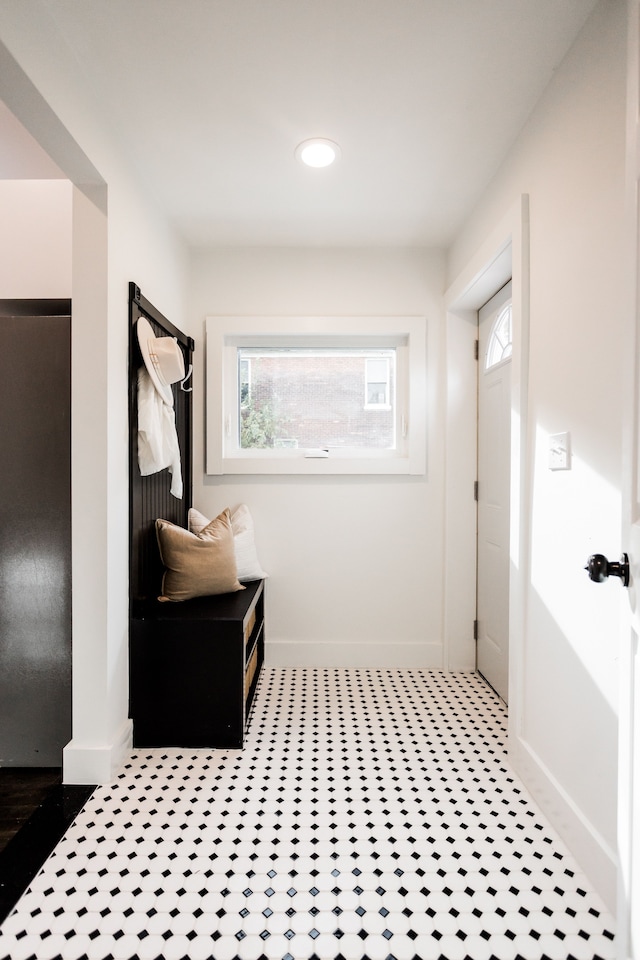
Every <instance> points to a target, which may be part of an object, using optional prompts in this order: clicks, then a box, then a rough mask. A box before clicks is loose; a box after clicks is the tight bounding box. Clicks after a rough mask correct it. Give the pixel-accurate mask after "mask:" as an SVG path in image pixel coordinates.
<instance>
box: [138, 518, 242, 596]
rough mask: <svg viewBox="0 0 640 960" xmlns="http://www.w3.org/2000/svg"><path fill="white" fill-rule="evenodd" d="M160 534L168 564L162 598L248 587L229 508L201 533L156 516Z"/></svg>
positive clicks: (204, 594) (157, 528)
mask: <svg viewBox="0 0 640 960" xmlns="http://www.w3.org/2000/svg"><path fill="white" fill-rule="evenodd" d="M156 536H157V538H158V546H159V548H160V557H161V559H162V562H163V564H164V566H165V573H164V576H163V578H162V596H160V597H158V600H190V599H191V598H192V597H209V596H215V595H216V594H220V593H235V592H236V591H237V590H244V589H245V588H244V587H243V586H242V584H241V583H240V582H239V580H238V573H237V567H236V559H235V552H234V547H233V531H232V529H231V517H230V515H229V511H228V510H223V512H222V513H221V514H220V515H219V516H218V517H216V518H215V520H212V521H211V522H210V523H209V524H207V526H206V527H204V528H203V529H202V530H201V531H200V533H199V534H198V535H197V536H196V535H195V534H193V533H190V532H189V531H188V530H185V529H184V528H183V527H178V526H176V525H175V524H173V523H170V522H169V521H168V520H156Z"/></svg>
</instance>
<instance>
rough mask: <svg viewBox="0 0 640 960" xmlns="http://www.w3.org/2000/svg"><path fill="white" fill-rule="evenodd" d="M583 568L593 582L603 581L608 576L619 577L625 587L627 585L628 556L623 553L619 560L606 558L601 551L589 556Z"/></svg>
mask: <svg viewBox="0 0 640 960" xmlns="http://www.w3.org/2000/svg"><path fill="white" fill-rule="evenodd" d="M585 570H586V571H587V573H588V574H589V578H590V579H591V580H593V582H594V583H604V581H605V580H606V579H607V578H608V577H619V578H620V580H622V583H623V585H624V586H625V587H628V586H629V557H628V555H627V554H626V553H623V554H622V556H621V557H620V560H619V561H615V560H613V561H611V562H609V560H607V558H606V557H605V556H603V554H601V553H594V554H593V555H592V556H591V557H589V559H588V561H587V565H586V567H585Z"/></svg>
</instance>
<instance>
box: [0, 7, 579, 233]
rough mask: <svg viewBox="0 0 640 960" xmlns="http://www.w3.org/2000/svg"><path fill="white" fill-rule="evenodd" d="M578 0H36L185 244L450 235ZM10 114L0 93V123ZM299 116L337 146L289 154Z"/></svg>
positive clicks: (532, 99)
mask: <svg viewBox="0 0 640 960" xmlns="http://www.w3.org/2000/svg"><path fill="white" fill-rule="evenodd" d="M594 6H595V0H180V2H178V0H42V7H43V8H44V10H45V11H46V12H47V13H48V15H49V16H50V17H51V18H52V20H53V22H54V23H53V25H52V31H53V32H54V33H55V32H57V30H59V32H60V34H61V37H62V38H63V42H66V43H67V44H68V45H69V50H68V51H67V52H64V51H63V50H62V49H61V50H60V55H61V56H65V58H66V59H67V63H68V64H70V65H71V68H72V69H73V70H74V71H75V72H77V74H78V77H79V79H80V82H81V84H82V87H83V88H84V89H86V90H87V92H88V93H89V94H90V95H91V96H93V98H94V100H95V104H96V109H97V111H98V112H99V114H100V116H101V117H103V119H104V122H105V124H106V125H108V126H109V128H110V129H111V132H112V133H113V134H114V135H115V136H116V137H117V139H119V140H120V141H121V143H122V144H123V145H124V148H125V149H126V152H127V154H128V156H129V158H130V161H131V163H132V165H133V166H134V168H135V169H136V170H137V171H138V173H139V174H140V175H141V176H142V177H143V178H144V180H145V182H146V183H147V184H148V185H149V187H150V188H151V190H152V191H153V193H154V196H155V199H156V201H157V202H158V203H159V205H160V206H161V207H162V208H163V209H164V210H165V211H166V213H167V215H168V217H169V218H170V219H171V221H172V222H174V223H175V225H176V227H177V228H178V229H179V230H180V231H181V232H182V233H183V234H184V236H185V237H186V238H187V240H188V241H189V243H190V244H192V245H194V246H204V245H217V246H221V245H251V246H263V245H297V244H305V245H323V246H325V245H327V246H352V245H365V246H366V245H403V246H415V245H418V246H432V245H435V246H446V245H448V244H449V243H450V241H451V239H452V238H453V236H454V235H455V232H456V230H457V228H458V227H459V225H460V224H461V223H462V221H463V220H464V218H465V217H466V216H467V215H468V213H469V212H470V210H471V209H472V208H473V206H474V205H475V203H476V202H477V200H478V198H479V196H480V195H481V193H482V191H483V189H484V188H485V187H486V185H487V183H488V182H489V181H490V179H491V177H492V176H493V175H494V173H495V172H496V170H497V169H498V167H499V165H500V163H501V161H502V159H503V157H504V155H505V153H506V151H507V150H508V148H509V146H510V145H511V143H512V142H513V141H514V139H515V138H516V136H517V134H518V132H519V130H520V129H521V127H522V125H523V124H524V122H525V121H526V118H527V116H528V115H529V113H530V111H531V110H532V108H533V106H534V105H535V103H536V101H537V100H538V99H539V97H540V96H541V94H542V93H543V91H544V88H545V87H546V85H547V84H548V82H549V80H550V79H551V76H552V74H553V71H554V69H555V68H556V67H557V65H558V64H559V62H560V61H561V60H562V58H563V56H564V55H565V53H566V51H567V50H568V48H569V46H570V44H571V42H572V41H573V39H574V38H575V36H576V35H577V33H578V32H579V30H580V28H581V27H582V25H583V24H584V21H585V19H586V18H587V16H588V14H589V12H590V11H591V10H592V8H593V7H594ZM57 42H58V41H56V43H57ZM10 121H11V116H10V115H9V117H7V111H6V110H5V111H4V112H3V111H0V139H5V140H6V139H7V137H6V131H7V129H10ZM16 129H17V130H18V133H19V131H20V126H19V125H17V128H16ZM23 133H24V131H23ZM313 136H319V137H328V138H331V139H334V140H337V141H338V142H339V143H340V145H341V147H342V158H341V160H340V162H339V163H338V164H337V165H336V166H334V167H333V168H330V169H325V170H309V169H307V168H303V167H302V166H301V165H300V164H299V163H298V161H297V160H296V159H295V158H294V149H295V147H296V145H297V144H298V143H299V142H300V141H301V140H304V139H306V138H308V137H313ZM27 137H28V135H27ZM21 146H22V149H23V150H24V147H25V141H24V138H22V141H21ZM7 152H8V151H7V150H6V149H2V150H0V174H1V175H3V176H7V173H6V170H7V169H9V166H10V165H11V166H10V168H11V170H12V171H14V172H13V173H11V174H10V175H11V176H15V169H16V161H15V159H14V160H13V161H10V160H9V159H8V158H7ZM40 163H44V161H43V159H42V157H41V158H40ZM20 164H22V167H21V169H23V170H27V171H28V170H30V169H32V168H31V167H26V166H25V164H26V160H24V158H23V159H22V160H20V161H18V166H20ZM45 167H46V163H45ZM35 169H40V167H39V166H38V165H37V164H36V168H35ZM22 175H26V176H32V175H34V174H31V173H28V172H27V173H26V174H24V173H23V174H22ZM35 175H38V174H35ZM45 175H46V174H45ZM49 175H52V174H49Z"/></svg>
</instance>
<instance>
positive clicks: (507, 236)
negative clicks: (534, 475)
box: [443, 194, 531, 755]
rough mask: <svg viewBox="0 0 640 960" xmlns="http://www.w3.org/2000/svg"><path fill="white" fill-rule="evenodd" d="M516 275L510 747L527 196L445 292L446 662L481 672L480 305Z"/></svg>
mask: <svg viewBox="0 0 640 960" xmlns="http://www.w3.org/2000/svg"><path fill="white" fill-rule="evenodd" d="M510 278H511V280H512V309H513V318H512V322H513V354H512V371H511V484H510V486H511V503H510V557H511V564H510V576H509V753H510V755H511V754H512V752H517V751H515V747H516V744H517V741H518V736H519V732H520V731H521V729H522V675H523V661H524V640H523V638H524V622H525V596H526V583H527V581H528V577H529V565H530V540H531V533H530V517H531V492H530V489H529V482H528V479H527V470H526V469H525V464H526V461H527V458H528V455H529V453H530V437H529V432H530V431H529V430H528V371H529V198H528V195H526V194H523V195H522V196H520V197H519V199H518V201H517V202H516V203H515V204H514V205H513V206H512V208H511V209H510V210H509V211H508V213H507V214H506V216H505V217H504V219H503V220H502V221H501V223H500V224H498V226H497V227H496V228H495V229H494V231H493V232H492V234H491V235H490V236H489V237H488V238H487V239H486V240H485V242H484V243H483V244H482V245H481V246H480V248H479V249H478V250H477V252H476V253H475V255H474V256H473V257H472V258H471V259H470V260H469V261H468V263H467V265H466V267H465V268H464V269H463V270H462V271H461V273H460V274H459V275H458V277H457V278H456V279H455V280H454V282H453V283H452V284H451V286H450V287H449V289H448V290H447V292H446V294H445V307H446V310H447V329H446V375H447V398H446V399H447V403H446V408H447V423H446V451H447V454H446V466H445V556H444V565H445V598H444V662H443V666H444V668H445V669H449V670H475V662H476V651H475V640H474V639H473V621H474V619H475V602H476V591H475V584H476V503H475V500H474V498H473V483H474V481H475V479H476V471H477V434H476V425H477V394H476V383H477V361H476V360H475V355H474V346H473V342H474V341H475V340H476V338H477V313H478V310H479V308H480V307H481V306H482V305H483V304H484V303H486V302H487V300H488V299H490V297H491V296H492V295H493V294H494V293H495V292H496V291H497V290H499V289H500V288H501V287H502V286H504V284H505V283H506V282H507V281H508V280H509V279H510Z"/></svg>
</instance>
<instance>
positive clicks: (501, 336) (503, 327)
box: [485, 303, 512, 370]
mask: <svg viewBox="0 0 640 960" xmlns="http://www.w3.org/2000/svg"><path fill="white" fill-rule="evenodd" d="M511 353H512V338H511V304H510V303H508V304H507V305H506V306H504V307H503V308H502V310H501V311H500V313H499V314H498V316H497V317H496V319H495V322H494V324H493V329H492V331H491V333H490V334H489V341H488V343H487V354H486V360H485V370H490V369H491V367H495V366H496V365H497V364H498V363H502V361H503V360H508V359H509V357H510V356H511Z"/></svg>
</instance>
